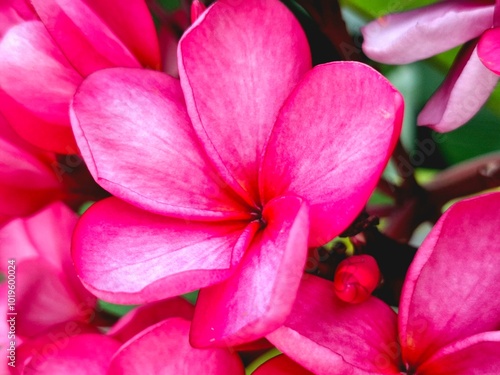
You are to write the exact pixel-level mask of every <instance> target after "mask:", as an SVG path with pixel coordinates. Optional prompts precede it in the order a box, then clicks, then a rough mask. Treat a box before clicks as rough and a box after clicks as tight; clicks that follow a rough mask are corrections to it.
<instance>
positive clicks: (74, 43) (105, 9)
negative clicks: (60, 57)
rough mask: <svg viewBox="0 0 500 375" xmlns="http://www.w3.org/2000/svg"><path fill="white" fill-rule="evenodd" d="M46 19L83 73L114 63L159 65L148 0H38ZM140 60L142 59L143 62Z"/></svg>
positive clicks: (42, 16) (42, 14)
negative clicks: (123, 0)
mask: <svg viewBox="0 0 500 375" xmlns="http://www.w3.org/2000/svg"><path fill="white" fill-rule="evenodd" d="M32 3H33V6H34V7H35V9H36V11H37V13H38V15H39V16H40V18H41V20H42V21H43V23H44V24H45V26H46V27H47V29H48V30H49V32H50V34H51V35H52V37H53V38H54V40H55V41H56V42H57V43H58V45H59V46H60V47H61V49H62V51H63V52H64V54H65V55H66V56H67V58H68V60H70V61H71V63H72V64H73V66H75V67H76V69H77V70H78V71H79V72H80V73H81V74H82V75H83V76H87V75H89V74H90V73H92V72H94V71H96V70H98V69H102V68H108V67H113V66H124V67H139V66H140V63H142V64H143V65H144V66H146V67H151V68H153V69H158V68H159V66H160V53H159V45H158V40H157V38H156V31H155V28H154V25H153V20H152V17H151V14H150V13H149V11H148V8H147V7H146V3H145V1H144V0H131V1H127V2H121V1H118V2H116V1H113V2H110V1H100V0H33V1H32ZM138 60H139V61H140V63H139V61H138Z"/></svg>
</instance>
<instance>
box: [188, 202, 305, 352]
mask: <svg viewBox="0 0 500 375" xmlns="http://www.w3.org/2000/svg"><path fill="white" fill-rule="evenodd" d="M263 218H264V220H265V221H266V223H267V226H266V227H265V229H263V230H261V231H260V232H259V233H258V234H257V236H256V238H255V239H254V241H253V242H252V245H251V246H250V248H249V249H248V250H247V253H246V254H245V257H244V258H243V260H242V261H241V263H240V265H239V266H238V269H237V270H236V271H235V273H234V275H233V276H231V277H230V278H229V279H227V280H225V281H224V282H222V283H220V284H217V285H214V286H211V287H209V288H206V289H203V290H201V291H200V294H199V296H198V300H197V302H196V310H195V316H194V319H193V328H192V330H191V342H192V343H193V345H194V346H196V347H207V346H221V345H231V346H234V345H238V344H242V343H246V342H249V341H252V340H256V339H258V338H260V337H262V336H264V335H266V334H268V333H269V332H271V331H273V330H274V329H276V328H278V327H279V326H280V325H281V324H283V322H284V321H285V319H286V317H287V316H288V314H289V313H290V309H291V307H292V305H293V301H294V299H295V294H296V292H297V288H298V286H299V282H300V278H301V275H302V273H303V269H304V264H305V260H306V254H307V235H308V228H309V221H308V216H307V206H306V205H305V204H304V203H303V201H302V200H301V199H299V198H296V197H282V198H278V199H276V200H273V201H271V202H270V203H269V204H268V205H266V207H265V208H264V213H263Z"/></svg>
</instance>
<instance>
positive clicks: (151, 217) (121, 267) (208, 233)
mask: <svg viewBox="0 0 500 375" xmlns="http://www.w3.org/2000/svg"><path fill="white" fill-rule="evenodd" d="M246 225H247V223H246V222H244V221H236V222H222V223H206V222H195V221H188V220H180V219H172V218H168V217H165V216H160V215H155V214H151V213H149V212H147V211H144V210H140V209H138V208H135V207H133V206H131V205H129V204H127V203H125V202H123V201H120V200H119V199H116V198H108V199H106V200H103V201H100V202H98V203H96V204H94V205H93V206H92V207H90V208H89V209H88V210H87V211H86V212H85V214H84V215H83V216H82V218H81V219H80V221H79V223H78V224H77V227H76V229H75V234H74V236H73V259H74V261H75V265H76V268H77V269H78V274H79V276H80V277H81V279H82V281H83V283H84V284H85V285H86V286H87V288H88V289H89V290H91V291H92V292H93V293H94V294H95V295H97V296H98V297H100V298H102V299H104V300H106V301H111V302H115V303H123V304H127V303H143V302H149V301H156V300H159V299H163V298H167V297H172V296H175V295H179V294H182V293H187V292H191V291H193V290H195V289H198V288H201V287H205V286H207V285H212V284H213V283H216V282H220V281H222V280H224V279H226V278H227V277H228V276H229V275H230V274H231V273H232V272H233V268H234V267H235V266H236V265H237V264H238V261H239V260H240V259H241V256H242V253H243V252H244V251H245V249H246V248H247V246H248V244H249V242H250V241H251V239H252V237H253V233H254V232H255V229H253V227H252V225H249V226H248V227H247V228H245V227H246Z"/></svg>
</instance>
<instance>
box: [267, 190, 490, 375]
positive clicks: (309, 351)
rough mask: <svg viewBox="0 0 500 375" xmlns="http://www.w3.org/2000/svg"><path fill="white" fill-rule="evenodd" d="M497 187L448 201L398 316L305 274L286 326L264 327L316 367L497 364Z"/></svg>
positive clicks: (421, 374)
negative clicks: (343, 297) (340, 295)
mask: <svg viewBox="0 0 500 375" xmlns="http://www.w3.org/2000/svg"><path fill="white" fill-rule="evenodd" d="M499 212H500V193H491V194H487V195H484V196H480V197H476V198H472V199H468V200H464V201H461V202H459V203H456V204H455V205H453V206H452V207H451V208H450V209H449V210H448V211H447V212H446V213H445V214H444V215H443V216H442V217H441V219H440V220H439V221H438V222H437V223H436V225H435V226H434V228H433V229H432V231H431V233H430V234H429V235H428V237H427V238H426V239H425V241H424V243H423V244H422V246H421V247H420V249H419V250H418V252H417V255H416V256H415V259H414V261H413V263H412V265H411V266H410V269H409V270H408V274H407V277H406V280H405V283H404V286H403V292H402V297H401V303H400V306H399V316H397V315H396V313H394V312H393V311H392V309H391V308H390V307H389V306H387V305H385V304H384V303H383V302H382V301H380V300H378V299H377V298H375V297H372V298H370V299H369V300H367V301H366V302H364V303H361V304H359V305H352V304H346V303H344V302H342V301H340V300H339V299H337V298H336V297H335V294H334V290H333V285H332V283H331V282H329V281H326V280H323V279H319V278H317V277H315V276H305V277H304V279H303V281H302V284H301V287H300V289H299V293H298V296H297V300H296V302H295V306H294V308H293V310H292V313H291V314H290V316H289V318H288V320H287V322H286V323H285V324H284V326H283V327H281V328H279V329H278V330H276V331H275V332H273V333H271V334H270V335H268V336H267V338H268V339H269V340H270V341H271V342H272V343H273V344H275V345H276V346H277V347H278V349H280V350H281V351H283V352H284V353H285V354H286V355H288V356H289V357H290V358H292V359H293V360H295V361H297V362H298V363H300V364H301V365H302V366H304V367H305V368H307V369H309V370H311V371H312V372H314V373H315V374H317V375H323V374H325V375H326V374H352V375H358V374H359V375H367V374H401V371H402V372H403V373H406V374H416V375H435V374H440V375H474V374H478V375H479V374H499V373H500V358H499V356H498V353H499V352H500V331H498V328H499V327H500V299H499V298H498V284H499V283H500V257H499V254H498V244H499V243H500V232H499V231H498V220H499Z"/></svg>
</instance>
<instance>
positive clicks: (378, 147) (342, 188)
mask: <svg viewBox="0 0 500 375" xmlns="http://www.w3.org/2000/svg"><path fill="white" fill-rule="evenodd" d="M402 112H403V102H402V98H401V95H400V94H399V93H398V92H397V91H396V90H395V89H394V88H393V87H392V86H391V85H390V84H389V82H388V81H387V80H386V79H385V78H384V77H382V76H381V75H380V74H379V73H378V72H376V71H375V70H373V69H372V68H370V67H368V66H366V65H364V64H360V63H352V62H343V63H330V64H325V65H320V66H317V67H315V68H314V69H313V70H312V71H311V72H310V73H309V74H308V75H307V76H306V77H305V78H304V79H303V80H302V82H301V83H300V84H299V85H298V86H297V88H296V89H295V91H294V92H293V93H292V94H291V95H290V97H289V98H288V99H287V101H286V103H285V105H284V106H283V108H282V109H281V112H280V115H279V118H278V120H277V122H276V126H275V127H274V129H273V132H272V135H271V138H270V139H269V143H268V146H267V150H266V154H265V156H264V161H263V164H262V169H261V180H260V188H261V195H262V197H264V198H263V199H264V201H265V202H266V201H269V200H270V199H272V198H273V197H276V196H280V195H285V194H292V195H297V196H300V197H302V198H304V199H305V200H306V202H307V203H308V204H309V206H310V215H311V233H310V234H309V244H310V245H311V246H318V245H323V244H325V243H326V242H328V241H330V240H331V239H332V238H334V237H335V236H337V235H338V234H339V233H340V232H341V231H343V230H344V229H345V228H346V227H347V226H348V225H349V224H350V223H351V222H352V221H353V220H354V218H355V217H356V216H357V215H358V214H359V212H360V211H361V209H362V208H363V206H364V205H365V203H366V201H367V200H368V198H369V196H370V194H371V193H372V191H373V189H374V188H375V185H376V183H377V181H378V179H379V177H380V175H381V173H382V171H383V169H384V167H385V165H386V163H387V160H388V158H389V155H390V154H391V152H392V149H393V146H394V144H395V141H396V140H397V138H398V137H399V132H400V128H401V122H402Z"/></svg>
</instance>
